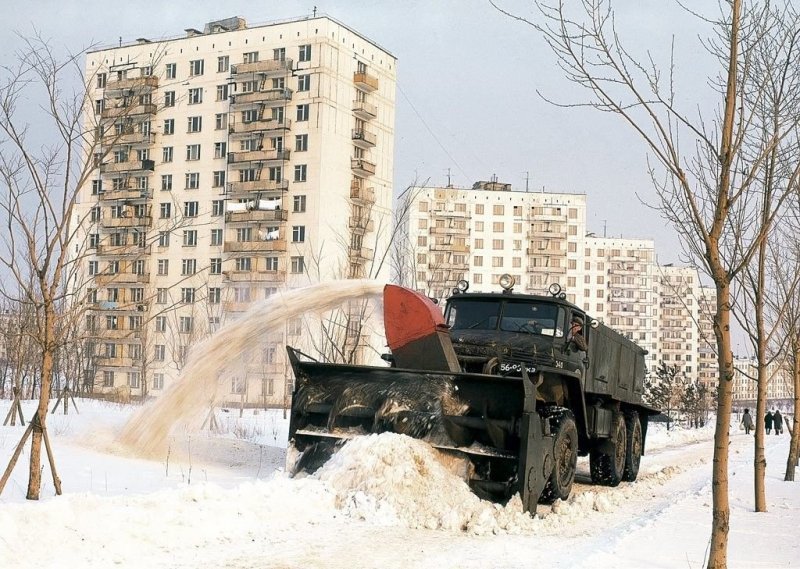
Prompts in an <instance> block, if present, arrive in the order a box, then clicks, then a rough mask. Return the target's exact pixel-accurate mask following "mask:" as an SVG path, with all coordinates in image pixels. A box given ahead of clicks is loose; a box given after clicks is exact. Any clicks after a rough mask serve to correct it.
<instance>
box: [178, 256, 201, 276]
mask: <svg viewBox="0 0 800 569" xmlns="http://www.w3.org/2000/svg"><path fill="white" fill-rule="evenodd" d="M196 272H197V259H182V260H181V275H183V276H185V277H188V276H190V275H193V274H195V273H196Z"/></svg>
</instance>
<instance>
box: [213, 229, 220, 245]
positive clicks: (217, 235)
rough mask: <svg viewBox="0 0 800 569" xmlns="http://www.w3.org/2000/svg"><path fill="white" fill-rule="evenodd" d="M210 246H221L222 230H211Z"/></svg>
mask: <svg viewBox="0 0 800 569" xmlns="http://www.w3.org/2000/svg"><path fill="white" fill-rule="evenodd" d="M211 245H212V246H217V247H218V246H220V245H222V229H212V230H211Z"/></svg>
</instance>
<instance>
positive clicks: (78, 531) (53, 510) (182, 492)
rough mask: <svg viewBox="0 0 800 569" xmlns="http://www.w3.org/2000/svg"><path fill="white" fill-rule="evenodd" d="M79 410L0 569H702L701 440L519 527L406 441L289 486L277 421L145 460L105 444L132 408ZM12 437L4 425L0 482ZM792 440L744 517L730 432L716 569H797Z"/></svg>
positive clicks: (651, 447) (89, 404) (661, 435)
mask: <svg viewBox="0 0 800 569" xmlns="http://www.w3.org/2000/svg"><path fill="white" fill-rule="evenodd" d="M78 406H79V410H80V414H76V413H75V412H74V410H72V409H70V414H69V415H67V416H64V415H61V414H56V415H50V416H48V425H49V431H50V434H51V437H52V442H53V449H54V454H55V457H56V461H57V467H58V473H59V476H60V477H61V479H62V485H63V491H64V494H63V496H60V497H55V496H54V489H53V485H52V481H51V478H50V474H49V470H48V469H47V468H45V474H44V480H45V484H44V488H43V492H42V499H41V500H40V501H39V502H28V501H26V500H25V499H24V497H25V490H26V484H27V460H28V448H26V450H25V452H24V453H23V455H22V457H21V459H20V463H19V464H18V465H17V467H16V469H15V470H14V472H13V474H12V477H11V479H10V481H9V483H8V484H7V486H6V488H5V490H4V491H3V493H2V495H0V567H2V568H12V567H14V568H16V567H37V568H40V567H42V568H43V567H54V568H55V567H58V568H63V567H81V568H88V567H98V568H99V567H102V568H105V567H114V566H116V567H148V568H150V567H169V568H184V567H185V568H189V567H191V568H196V567H227V568H261V567H382V568H390V567H432V566H435V567H439V568H449V567H452V568H456V567H458V568H462V567H476V568H478V567H480V568H485V567H586V568H597V567H614V568H623V569H624V568H639V567H665V568H672V567H690V568H691V567H696V568H699V567H703V566H704V560H705V557H706V555H707V549H708V538H709V534H710V523H711V506H710V504H711V457H712V444H711V438H712V435H713V433H712V427H711V426H709V427H706V428H704V429H700V430H683V429H677V430H673V431H670V432H667V431H665V430H664V429H663V426H661V425H656V426H651V430H650V432H649V433H648V448H647V455H646V456H645V457H644V458H643V459H642V468H641V471H640V475H639V479H638V480H637V481H636V482H635V483H623V484H622V485H620V486H619V487H618V488H601V487H595V486H591V485H590V484H588V464H587V463H586V461H585V460H583V459H581V460H580V461H579V473H578V483H577V484H576V486H575V488H574V491H573V495H572V496H571V497H570V499H569V501H567V502H558V503H556V504H555V505H554V506H553V507H552V508H551V507H544V506H540V507H539V510H538V512H537V516H536V517H531V516H529V515H528V514H525V513H523V512H522V511H521V509H520V507H519V503H518V502H517V501H512V502H511V503H509V504H508V505H507V506H506V507H500V506H497V505H494V504H491V503H487V502H484V501H481V500H478V499H477V498H476V497H475V496H474V495H473V494H472V493H471V492H469V490H468V489H467V488H466V486H465V485H464V483H463V482H461V481H460V479H459V478H457V477H456V476H454V475H453V474H451V473H450V472H449V471H448V470H447V469H446V468H445V467H444V466H443V465H442V463H441V462H440V461H438V460H436V459H435V458H434V455H433V452H432V451H431V450H430V449H429V447H427V446H425V445H423V444H421V443H419V442H418V441H414V440H412V439H408V438H406V437H401V436H397V435H390V434H384V435H380V436H372V437H365V438H362V439H359V440H358V441H354V442H353V443H351V444H350V445H348V447H345V448H344V449H342V451H340V452H339V453H338V454H337V455H336V456H335V457H334V458H333V459H332V460H331V461H329V463H328V464H327V465H326V466H325V467H323V469H321V470H320V471H319V472H318V473H317V475H315V476H314V477H305V478H302V479H289V478H287V477H286V476H285V475H284V474H283V472H282V467H283V464H284V457H285V446H286V435H287V426H288V425H287V423H288V421H287V420H286V418H285V417H284V416H283V414H282V413H281V412H274V411H271V412H264V411H261V412H260V413H257V414H256V413H254V412H252V411H246V412H245V416H244V417H243V418H241V419H240V418H239V411H238V410H229V411H227V412H226V411H224V410H218V411H217V418H218V420H219V421H220V423H221V427H222V428H221V431H222V432H221V433H217V434H212V433H201V434H195V435H192V436H191V437H190V436H182V437H181V436H179V437H176V438H174V439H173V440H172V444H171V447H170V450H169V453H168V454H165V456H164V457H163V458H162V459H161V460H158V461H153V460H143V459H140V458H136V457H133V456H130V455H129V454H128V453H127V452H126V451H125V450H124V449H121V448H118V447H117V446H116V445H115V442H114V440H115V439H114V435H115V433H116V432H118V430H119V429H120V427H121V426H122V425H123V424H124V423H125V421H126V420H127V418H128V417H129V416H130V414H131V412H132V410H133V409H132V408H131V407H126V406H118V405H112V404H108V403H102V402H96V401H84V400H80V399H79V400H78ZM31 409H32V405H30V404H29V405H27V406H26V416H27V417H29V416H30V415H31V414H32V413H31ZM7 410H8V402H7V401H2V402H0V417H5V414H6V412H7ZM59 413H60V411H59ZM22 433H23V427H21V426H16V427H0V468H5V465H6V464H7V462H8V458H9V457H10V456H11V454H12V452H13V450H14V448H15V446H16V444H17V442H18V441H19V438H20V437H21V435H22ZM788 442H789V438H788V436H787V435H782V436H770V437H769V438H768V439H767V482H766V484H767V500H768V509H769V511H768V512H767V513H762V514H756V513H754V512H753V498H752V493H753V473H752V462H753V437H752V435H750V436H747V435H745V434H744V433H743V432H742V431H738V430H734V432H733V437H732V442H731V449H730V450H731V455H730V456H731V460H730V473H731V477H730V481H731V494H730V496H731V533H730V545H729V567H741V568H751V567H770V568H771V569H774V568H777V567H797V566H798V565H800V539H798V535H799V534H798V529H797V528H798V527H800V482H795V483H789V482H783V472H784V469H785V464H786V454H787V451H788ZM45 464H46V463H45Z"/></svg>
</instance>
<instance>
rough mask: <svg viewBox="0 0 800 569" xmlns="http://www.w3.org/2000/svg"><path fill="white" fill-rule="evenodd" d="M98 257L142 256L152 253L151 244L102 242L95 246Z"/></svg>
mask: <svg viewBox="0 0 800 569" xmlns="http://www.w3.org/2000/svg"><path fill="white" fill-rule="evenodd" d="M94 254H95V255H96V256H98V257H142V256H145V255H149V254H150V245H146V246H145V247H140V246H139V245H133V244H131V245H108V244H105V243H101V244H100V245H98V246H97V247H96V248H95V252H94Z"/></svg>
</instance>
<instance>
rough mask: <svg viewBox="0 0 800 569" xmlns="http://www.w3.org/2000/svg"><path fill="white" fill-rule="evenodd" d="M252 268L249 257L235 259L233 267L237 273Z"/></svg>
mask: <svg viewBox="0 0 800 569" xmlns="http://www.w3.org/2000/svg"><path fill="white" fill-rule="evenodd" d="M251 266H252V262H251V260H250V257H238V258H237V259H236V263H235V267H236V270H237V271H240V272H243V271H249V270H250V267H251Z"/></svg>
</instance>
